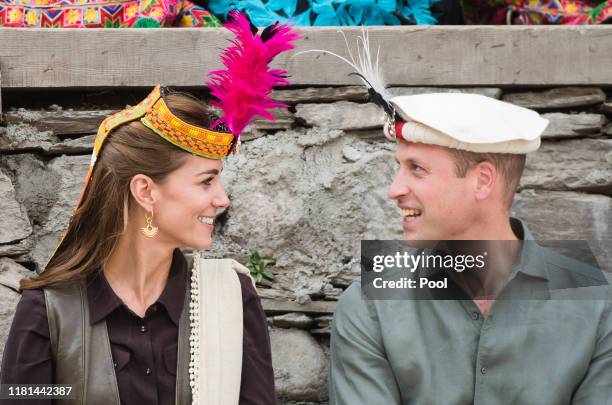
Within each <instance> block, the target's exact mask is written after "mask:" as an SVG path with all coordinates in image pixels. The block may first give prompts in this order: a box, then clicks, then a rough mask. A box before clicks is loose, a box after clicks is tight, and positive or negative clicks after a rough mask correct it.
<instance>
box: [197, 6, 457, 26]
mask: <svg viewBox="0 0 612 405" xmlns="http://www.w3.org/2000/svg"><path fill="white" fill-rule="evenodd" d="M202 4H204V5H205V6H206V7H207V8H208V9H209V10H210V11H211V12H212V13H214V14H215V15H216V16H218V17H219V18H225V17H227V15H228V13H229V12H230V11H231V10H233V9H237V10H240V11H241V12H243V13H244V14H246V15H248V16H249V18H250V19H251V21H252V22H253V24H255V25H257V26H266V25H270V24H273V23H274V22H276V21H281V22H284V21H290V22H291V23H292V24H294V25H296V26H355V25H408V24H425V25H427V24H438V23H442V24H460V23H462V22H463V16H462V13H461V8H460V6H459V0H209V1H203V3H202Z"/></svg>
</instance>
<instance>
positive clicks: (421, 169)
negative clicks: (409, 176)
mask: <svg viewBox="0 0 612 405" xmlns="http://www.w3.org/2000/svg"><path fill="white" fill-rule="evenodd" d="M411 168H412V171H415V172H419V173H420V172H422V171H424V170H425V169H423V168H422V167H421V166H419V165H415V164H414V163H413V164H412V165H411Z"/></svg>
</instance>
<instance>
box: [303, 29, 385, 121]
mask: <svg viewBox="0 0 612 405" xmlns="http://www.w3.org/2000/svg"><path fill="white" fill-rule="evenodd" d="M338 32H340V33H341V34H342V36H343V37H344V42H345V44H346V48H347V52H348V58H345V57H344V56H341V55H338V54H337V53H334V52H331V51H327V50H325V49H309V50H306V51H301V52H298V53H296V54H294V55H293V57H296V56H298V55H300V54H303V53H309V52H323V53H327V54H329V55H332V56H335V57H336V58H338V59H340V60H342V61H344V62H345V63H347V64H348V65H350V66H351V67H352V68H353V70H354V72H353V73H352V74H355V75H356V76H358V77H359V79H360V80H361V81H362V82H363V84H364V86H365V87H366V88H368V89H372V91H374V92H375V93H377V94H378V95H379V96H380V98H382V101H384V102H385V103H386V104H387V105H388V106H389V108H391V104H390V102H389V100H390V99H391V95H390V94H389V92H388V91H387V88H386V85H385V80H384V77H383V74H382V69H381V68H380V65H379V56H380V47H378V49H377V51H376V58H373V57H372V52H371V51H370V37H369V34H368V32H367V31H366V30H365V29H362V34H361V35H360V36H358V37H357V59H355V55H354V54H353V52H352V51H351V47H350V46H349V43H348V39H347V38H346V35H345V33H344V32H343V31H338ZM385 110H386V109H385Z"/></svg>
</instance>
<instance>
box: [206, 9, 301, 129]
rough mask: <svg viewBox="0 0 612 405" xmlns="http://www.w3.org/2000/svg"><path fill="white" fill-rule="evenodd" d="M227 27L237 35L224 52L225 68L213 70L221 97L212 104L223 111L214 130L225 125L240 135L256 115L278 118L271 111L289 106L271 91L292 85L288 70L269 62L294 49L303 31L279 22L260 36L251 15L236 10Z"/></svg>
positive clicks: (213, 80)
mask: <svg viewBox="0 0 612 405" xmlns="http://www.w3.org/2000/svg"><path fill="white" fill-rule="evenodd" d="M224 27H226V28H227V29H229V30H230V31H231V32H233V33H234V35H235V38H234V39H233V40H232V41H231V42H232V45H231V46H229V47H228V48H226V49H225V50H224V51H223V53H222V55H221V61H222V62H223V65H224V66H225V69H223V70H215V71H212V72H210V73H209V76H210V79H209V81H208V83H207V85H208V87H209V88H210V89H211V94H212V95H213V96H214V97H215V98H216V99H217V100H215V101H212V102H211V104H212V105H213V106H215V107H218V108H220V109H221V110H222V111H223V116H222V117H221V118H219V119H218V120H216V121H215V122H214V123H213V124H212V129H214V128H215V127H217V126H218V125H220V124H224V125H225V126H226V127H227V129H228V130H229V132H231V133H232V134H233V135H234V136H236V137H239V136H240V134H241V132H242V131H243V130H244V128H245V127H246V126H247V125H249V124H250V123H251V122H252V121H253V119H254V117H255V116H260V117H263V118H265V119H268V120H270V121H274V116H273V115H272V114H271V113H270V112H269V111H268V110H270V109H272V108H277V107H285V106H286V104H283V103H279V102H276V101H274V100H272V99H271V98H270V93H272V89H273V87H274V86H277V85H286V84H289V81H288V80H287V79H286V76H287V72H286V71H284V70H281V69H271V68H270V67H269V63H270V62H271V61H272V59H274V57H276V56H277V55H278V54H280V53H281V52H284V51H287V50H289V49H293V48H294V45H293V41H294V40H296V39H298V38H299V34H298V33H297V32H296V31H294V30H293V29H292V28H291V27H290V26H288V25H283V24H279V23H276V24H274V25H271V26H269V27H267V28H266V29H265V30H263V32H262V33H261V35H260V36H258V35H257V29H256V28H255V27H252V25H251V23H250V21H249V20H248V19H247V17H245V16H244V15H242V14H241V13H240V12H238V11H236V10H234V11H232V12H231V13H230V21H229V22H228V23H226V24H224Z"/></svg>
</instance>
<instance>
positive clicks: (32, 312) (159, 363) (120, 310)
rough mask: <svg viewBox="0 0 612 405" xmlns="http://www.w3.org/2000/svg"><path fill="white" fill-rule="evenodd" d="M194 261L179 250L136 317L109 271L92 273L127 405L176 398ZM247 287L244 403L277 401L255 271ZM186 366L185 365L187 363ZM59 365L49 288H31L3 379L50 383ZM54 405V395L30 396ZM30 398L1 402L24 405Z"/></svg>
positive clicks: (94, 297) (90, 290)
mask: <svg viewBox="0 0 612 405" xmlns="http://www.w3.org/2000/svg"><path fill="white" fill-rule="evenodd" d="M187 271H188V270H187V263H186V261H185V258H184V256H183V254H182V253H181V252H180V250H178V249H177V250H175V252H174V255H173V259H172V267H171V269H170V273H169V275H168V281H167V283H166V286H165V288H164V290H163V292H162V294H161V295H160V297H159V299H158V300H157V301H156V302H155V303H154V304H152V305H151V306H149V308H147V310H146V313H145V316H144V318H141V317H139V316H138V315H136V314H135V313H134V312H133V311H132V310H130V309H129V308H128V307H127V306H126V305H124V304H123V302H122V301H121V299H120V298H119V297H118V296H117V295H116V294H115V292H114V291H113V289H112V288H111V287H110V285H109V284H108V282H107V281H106V278H105V277H104V274H103V273H102V272H96V274H95V275H92V276H90V277H89V278H88V286H87V299H88V303H89V309H90V318H91V324H94V323H96V322H100V321H102V320H104V319H106V325H107V328H108V334H109V340H110V344H111V351H112V355H113V363H114V366H115V374H116V376H117V385H118V388H119V396H120V398H121V403H122V404H124V405H126V404H147V405H153V404H173V403H174V398H175V389H176V386H175V384H176V367H177V341H178V324H179V319H180V316H181V311H182V309H183V300H184V297H185V293H186V292H187V287H188V285H187ZM238 277H239V279H240V284H241V286H242V303H243V309H244V334H243V357H242V381H241V385H240V404H241V405H247V404H248V405H255V404H257V405H270V404H276V396H275V392H274V374H273V371H272V360H271V350H270V337H269V335H268V328H267V322H266V316H265V314H264V312H263V309H262V306H261V302H260V300H259V297H258V296H257V293H256V292H255V289H254V288H253V285H252V284H251V280H250V279H249V277H248V276H246V275H243V274H238ZM186 366H187V365H185V367H186ZM53 381H54V365H53V358H52V355H51V344H50V340H49V324H48V321H47V314H46V308H45V298H44V295H43V292H42V290H26V291H24V292H23V295H22V297H21V300H20V301H19V304H18V305H17V310H16V313H15V318H14V320H13V325H12V327H11V331H10V334H9V337H8V340H7V342H6V346H5V348H4V357H3V361H2V373H1V375H0V382H1V383H2V384H11V383H13V384H51V383H53ZM29 402H30V403H32V404H36V405H50V404H51V400H46V401H44V400H30V401H29ZM25 403H28V401H27V400H22V401H15V400H10V401H9V400H5V401H2V400H0V404H7V405H15V404H25Z"/></svg>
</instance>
